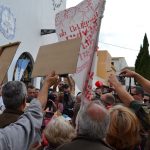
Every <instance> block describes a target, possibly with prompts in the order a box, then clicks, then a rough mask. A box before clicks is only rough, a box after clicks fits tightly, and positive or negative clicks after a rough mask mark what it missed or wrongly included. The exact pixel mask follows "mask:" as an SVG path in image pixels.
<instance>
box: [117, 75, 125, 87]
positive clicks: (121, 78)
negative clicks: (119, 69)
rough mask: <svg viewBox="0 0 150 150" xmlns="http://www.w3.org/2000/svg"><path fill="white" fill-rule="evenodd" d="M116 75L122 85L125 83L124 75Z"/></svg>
mask: <svg viewBox="0 0 150 150" xmlns="http://www.w3.org/2000/svg"><path fill="white" fill-rule="evenodd" d="M116 77H117V79H118V81H119V82H121V84H122V85H125V77H123V76H120V75H118V76H116Z"/></svg>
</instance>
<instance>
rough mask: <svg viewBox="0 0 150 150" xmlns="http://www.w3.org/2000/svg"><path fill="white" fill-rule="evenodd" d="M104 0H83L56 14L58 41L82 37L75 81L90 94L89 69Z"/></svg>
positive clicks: (90, 72)
mask: <svg viewBox="0 0 150 150" xmlns="http://www.w3.org/2000/svg"><path fill="white" fill-rule="evenodd" d="M104 5H105V0H85V1H83V2H81V3H80V4H78V5H77V6H75V7H72V8H69V9H66V10H64V11H61V12H59V13H58V14H57V15H56V19H55V25H56V33H57V35H58V39H59V40H60V41H63V40H69V39H74V38H77V37H81V38H82V43H81V47H80V54H79V58H78V64H77V69H76V73H75V74H74V79H75V82H76V84H77V86H78V88H79V89H80V90H81V91H86V95H89V94H90V91H91V88H92V84H91V82H92V80H93V75H94V72H93V71H92V70H91V68H92V62H93V56H94V52H95V51H96V47H97V41H98V36H99V30H100V24H101V18H102V17H103V11H104Z"/></svg>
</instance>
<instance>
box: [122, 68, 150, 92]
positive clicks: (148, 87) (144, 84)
mask: <svg viewBox="0 0 150 150" xmlns="http://www.w3.org/2000/svg"><path fill="white" fill-rule="evenodd" d="M121 75H122V76H124V77H133V78H134V79H135V80H136V81H137V82H138V83H139V84H140V85H141V86H142V87H143V88H144V90H145V91H147V92H149V93H150V81H149V80H147V79H145V78H144V77H143V76H141V75H140V74H138V73H136V72H134V71H131V70H129V69H124V70H122V72H121Z"/></svg>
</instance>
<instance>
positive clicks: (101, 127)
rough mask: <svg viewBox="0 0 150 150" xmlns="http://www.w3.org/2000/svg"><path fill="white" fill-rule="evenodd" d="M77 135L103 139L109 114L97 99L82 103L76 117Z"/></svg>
mask: <svg viewBox="0 0 150 150" xmlns="http://www.w3.org/2000/svg"><path fill="white" fill-rule="evenodd" d="M76 124H77V133H78V135H86V136H88V137H90V138H100V139H104V138H105V136H106V130H107V128H108V124H109V114H108V112H107V110H106V109H105V108H104V106H103V105H102V104H101V103H100V102H99V101H91V102H88V103H86V104H82V105H81V107H80V110H79V112H78V115H77V119H76Z"/></svg>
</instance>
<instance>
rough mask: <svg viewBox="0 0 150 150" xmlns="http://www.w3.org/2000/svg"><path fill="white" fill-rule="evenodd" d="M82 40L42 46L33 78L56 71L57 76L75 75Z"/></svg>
mask: <svg viewBox="0 0 150 150" xmlns="http://www.w3.org/2000/svg"><path fill="white" fill-rule="evenodd" d="M80 44H81V39H80V38H77V39H74V40H67V41H63V42H58V43H54V44H49V45H45V46H41V47H40V49H39V52H38V55H37V59H36V61H35V64H34V66H33V72H32V77H42V76H45V75H46V74H48V72H50V71H52V70H54V71H55V72H56V73H57V74H68V73H71V74H72V73H75V72H76V66H77V60H78V55H79V50H80Z"/></svg>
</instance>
